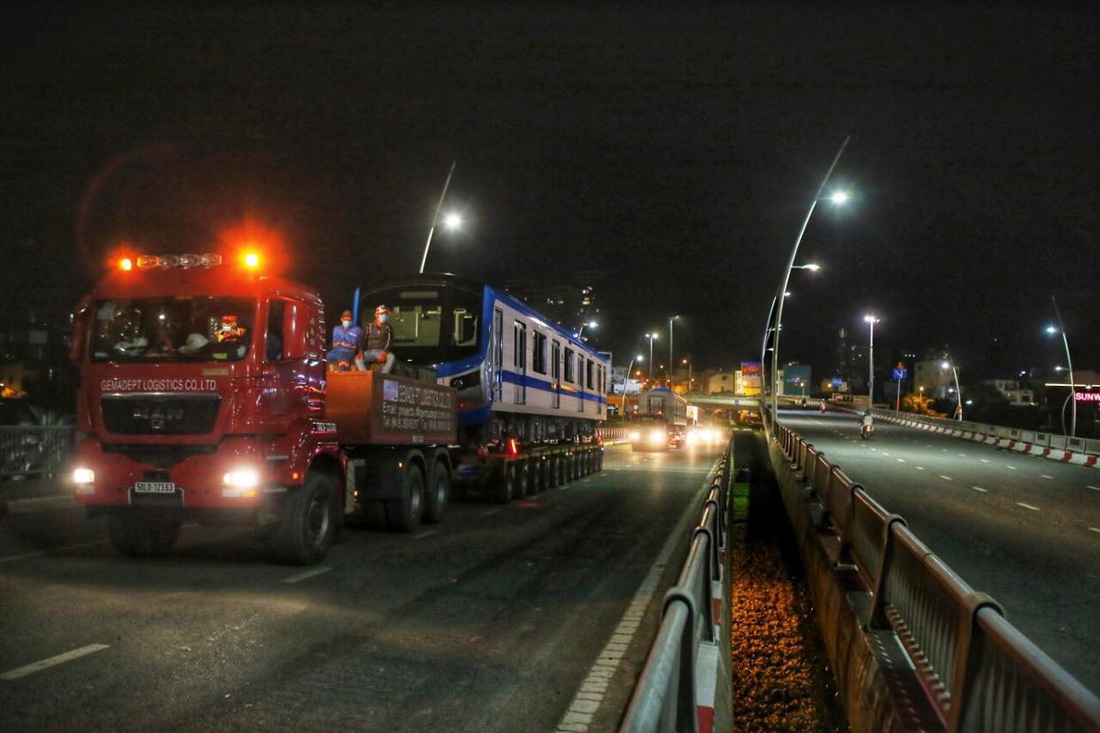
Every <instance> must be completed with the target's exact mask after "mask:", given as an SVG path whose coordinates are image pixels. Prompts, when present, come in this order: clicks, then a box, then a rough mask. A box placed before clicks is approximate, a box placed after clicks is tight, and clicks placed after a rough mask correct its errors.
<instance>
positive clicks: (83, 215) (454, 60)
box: [0, 3, 1100, 382]
mask: <svg viewBox="0 0 1100 733" xmlns="http://www.w3.org/2000/svg"><path fill="white" fill-rule="evenodd" d="M122 5H123V4H113V6H112V7H111V8H106V9H105V8H95V9H84V10H74V9H72V8H65V9H56V8H55V9H52V10H50V9H44V8H45V7H47V6H40V5H38V4H30V3H28V4H26V5H25V7H23V8H21V9H13V8H12V4H7V5H6V6H5V9H4V10H3V11H0V28H2V30H0V34H2V35H3V37H2V39H0V40H2V51H0V54H2V56H0V79H2V91H3V103H4V113H3V115H2V116H0V222H2V227H0V246H2V248H3V249H2V252H3V263H4V264H3V269H2V274H0V288H2V297H3V302H4V303H5V304H6V307H9V308H10V307H12V304H17V305H18V306H20V307H23V306H28V305H29V306H33V307H35V308H36V309H38V310H39V311H40V312H43V313H46V314H49V315H54V314H58V313H66V312H67V311H68V310H69V309H70V308H71V306H72V304H73V302H75V300H76V298H77V297H78V296H79V295H80V292H81V291H82V290H84V289H85V288H87V286H88V285H89V283H90V279H89V271H90V267H89V264H90V263H99V262H100V261H102V260H103V258H104V256H105V253H106V252H107V251H108V250H109V249H110V247H111V246H113V245H114V244H115V243H117V242H119V241H121V240H127V241H131V242H134V243H138V244H139V246H141V247H143V248H146V249H148V250H151V251H195V250H198V249H203V248H204V247H205V245H206V243H208V242H211V241H213V240H214V239H215V238H216V235H217V233H218V232H222V231H224V230H226V229H227V228H231V227H233V226H235V225H239V224H240V222H241V221H243V220H245V219H246V218H247V219H248V220H250V221H253V222H255V223H256V225H257V226H262V227H263V228H264V230H265V231H266V232H267V233H268V235H269V236H271V237H273V238H277V239H278V240H279V241H280V242H281V245H280V246H281V247H282V248H283V249H284V250H285V252H286V254H287V255H288V256H289V257H290V259H291V261H292V262H293V263H294V265H293V266H292V268H291V269H290V270H289V272H290V274H291V275H292V276H294V277H296V278H297V279H300V280H303V281H305V282H307V283H310V284H313V285H315V286H317V287H318V288H319V289H320V290H321V292H322V294H323V295H324V296H325V298H326V303H327V304H328V311H329V314H328V315H329V317H330V318H332V317H334V316H335V315H336V314H337V313H338V312H339V310H341V309H342V308H343V307H344V305H345V304H346V303H347V302H348V300H349V298H350V294H351V292H352V291H353V290H354V288H355V287H356V286H357V285H371V284H376V283H380V282H382V281H384V280H385V279H387V278H391V277H395V276H400V275H405V274H409V273H412V272H415V271H416V269H417V268H418V267H419V262H420V257H421V255H422V253H423V247H424V241H425V238H426V237H427V232H428V228H429V226H430V224H431V219H432V215H433V213H434V211H435V206H436V203H437V201H438V199H439V196H440V193H441V191H442V187H443V183H444V180H445V178H446V175H447V171H448V169H449V167H450V165H451V163H452V161H457V166H456V169H455V173H454V177H453V180H452V181H451V185H450V190H449V192H448V197H447V205H446V206H445V207H444V208H445V209H452V208H457V209H460V210H461V211H462V212H463V213H464V215H465V217H466V224H465V225H464V230H463V231H462V232H461V233H457V234H451V233H446V232H442V231H437V232H436V236H435V238H434V239H433V242H432V248H431V252H430V254H429V258H428V268H427V269H428V270H433V271H450V272H455V273H458V274H462V275H466V276H469V277H473V278H478V279H483V280H486V281H488V282H490V283H494V284H498V285H503V284H504V282H505V281H506V280H507V279H509V278H528V279H530V278H532V277H533V278H535V279H536V280H537V281H539V282H542V283H545V284H554V283H568V282H570V281H571V280H572V278H573V273H575V272H576V271H579V270H600V271H603V272H604V273H605V276H606V277H605V280H604V281H603V282H602V283H601V285H600V290H599V292H598V298H599V302H600V305H601V308H602V311H603V317H602V321H601V324H600V336H601V340H600V345H601V346H602V347H603V348H605V349H610V350H612V351H614V353H615V361H616V362H620V361H625V360H626V359H628V358H629V355H630V354H631V352H635V351H636V352H638V353H646V349H648V342H647V341H645V340H644V339H643V338H642V334H643V333H644V332H646V331H647V330H653V329H659V330H660V331H661V332H662V339H666V338H667V332H668V317H669V316H670V315H672V314H674V313H676V314H680V315H681V320H680V321H679V322H677V325H676V326H675V347H676V349H675V350H676V357H677V360H679V358H681V357H683V356H691V357H692V359H693V362H694V365H695V368H696V369H697V370H699V369H703V368H706V367H722V368H726V369H729V368H736V367H737V366H738V365H739V363H740V362H741V361H746V360H756V359H758V358H759V350H760V341H761V334H762V331H763V328H764V321H765V319H766V316H767V312H768V306H769V303H770V301H771V298H772V296H773V295H774V294H775V292H776V289H777V288H778V287H779V284H780V280H781V278H782V274H783V270H784V267H785V266H786V262H787V259H788V257H789V256H790V252H791V248H792V246H793V244H794V242H795V238H796V237H797V234H798V230H799V227H800V226H801V223H802V219H803V218H804V216H805V214H806V212H807V210H808V209H809V206H810V204H811V202H812V201H813V196H814V193H815V191H816V190H817V188H818V186H819V184H820V183H821V180H822V177H823V176H824V175H825V172H826V171H827V170H828V167H829V164H830V162H831V161H832V159H833V157H834V156H835V155H836V152H837V150H838V149H839V148H840V145H841V143H842V142H843V141H844V139H845V138H846V137H847V136H849V135H850V136H851V141H850V143H849V144H848V146H847V148H846V150H845V152H844V155H843V156H842V157H841V160H840V163H839V165H838V166H837V169H836V171H835V173H834V174H833V183H834V184H835V185H834V186H832V187H831V188H838V187H842V186H843V187H845V188H847V190H849V191H850V192H851V194H852V195H853V200H852V201H851V202H850V203H849V204H848V205H847V206H846V207H845V208H844V209H843V210H836V209H833V208H832V207H831V206H830V205H828V204H821V205H819V206H818V208H817V210H816V211H815V213H814V215H813V217H812V219H811V222H810V225H809V228H808V229H807V231H806V234H805V236H804V238H803V240H802V246H801V251H800V252H801V256H800V258H799V260H800V261H801V262H811V261H812V262H817V263H820V264H821V265H822V267H823V269H822V270H821V271H820V272H818V273H816V274H813V275H811V274H809V273H807V272H796V273H795V274H794V276H793V277H792V281H791V286H790V291H791V293H792V295H791V297H790V299H789V300H788V301H787V305H786V311H785V317H784V329H783V341H782V355H783V357H784V361H786V360H793V359H799V360H803V361H808V362H810V363H812V364H813V365H814V367H815V376H826V374H825V373H826V372H831V369H832V364H833V360H832V349H833V346H834V344H835V340H836V338H835V337H836V334H837V332H838V331H839V329H841V328H846V329H848V330H849V331H850V332H851V334H852V336H853V338H855V339H856V340H863V339H865V338H866V336H867V327H866V324H864V323H863V321H862V316H863V315H864V314H865V313H867V312H871V311H873V312H874V313H876V314H877V315H878V316H879V317H880V318H881V319H882V322H881V323H880V324H879V325H878V326H877V327H876V331H875V346H876V360H878V359H879V358H881V359H883V360H886V359H891V358H893V356H895V355H896V354H897V353H899V352H900V351H902V350H905V351H913V352H918V353H920V352H923V351H925V350H926V349H929V348H940V349H942V348H945V347H946V348H948V349H950V352H951V354H952V356H953V358H954V360H955V361H956V363H957V364H958V365H959V367H960V376H961V378H962V379H963V381H964V382H965V381H966V380H967V377H968V376H971V377H976V376H979V375H980V376H994V375H995V376H1004V377H1010V376H1013V375H1014V374H1015V373H1016V372H1018V371H1019V370H1022V369H1037V370H1039V372H1040V373H1043V374H1045V373H1048V372H1049V370H1050V369H1051V368H1052V367H1053V366H1055V365H1056V364H1063V363H1064V356H1063V350H1062V347H1061V342H1060V340H1055V339H1051V338H1050V337H1047V336H1045V335H1044V334H1043V332H1042V328H1043V326H1044V325H1046V324H1047V323H1048V322H1050V321H1051V319H1052V317H1053V309H1052V307H1051V297H1050V296H1051V295H1052V294H1054V295H1055V296H1056V297H1057V300H1058V306H1059V308H1060V309H1061V312H1062V316H1063V320H1064V322H1065V325H1066V329H1067V333H1068V336H1069V341H1070V345H1071V348H1072V351H1073V359H1074V366H1075V367H1076V368H1077V369H1078V370H1081V369H1100V344H1098V343H1097V339H1096V338H1095V334H1096V333H1098V332H1100V309H1098V308H1097V307H1096V303H1095V301H1094V292H1095V289H1094V286H1093V283H1094V282H1095V274H1094V268H1095V266H1096V262H1097V257H1096V254H1095V253H1096V244H1097V231H1098V224H1100V222H1098V216H1097V211H1098V203H1100V173H1098V171H1100V151H1098V143H1097V139H1098V138H1097V129H1098V128H1097V120H1098V115H1097V112H1098V107H1100V105H1098V90H1100V85H1098V84H1097V83H1096V80H1097V78H1098V77H1100V74H1098V68H1097V65H1098V59H1100V53H1098V51H1100V48H1098V45H1100V42H1098V41H1097V39H1098V38H1100V27H1098V26H1100V23H1098V18H1100V16H1098V14H1097V12H1096V11H1084V10H1078V11H1069V10H1058V9H1054V10H1048V9H1043V10H1040V9H1034V10H1026V9H1016V10H1011V11H1006V10H999V9H998V10H982V9H972V8H971V9H951V8H947V7H941V8H924V9H902V10H898V9H888V8H885V7H882V6H879V5H858V6H857V5H853V4H845V5H843V6H835V7H813V8H811V7H809V5H808V4H806V5H805V6H803V5H796V6H791V7H785V8H779V7H771V6H769V5H752V6H748V7H747V8H746V7H741V8H734V7H729V6H732V5H733V4H732V3H718V4H715V5H714V6H710V7H708V6H705V5H699V4H690V3H689V4H682V5H681V4H677V5H676V8H675V9H673V7H672V4H669V6H668V7H666V6H664V5H658V4H635V3H624V4H619V5H617V6H616V7H615V8H614V9H603V10H598V11H593V10H581V9H579V8H576V7H572V6H571V7H568V8H567V7H561V4H553V5H551V4H550V3H545V4H538V3H520V4H516V6H515V7H508V8H504V7H501V8H490V7H489V6H488V5H474V4H462V5H455V6H447V5H443V4H440V5H431V6H428V5H422V4H417V5H414V6H412V7H411V8H407V7H406V6H405V5H404V4H401V3H398V4H394V5H392V6H387V7H386V8H385V9H373V10H364V9H361V8H357V7H347V6H345V7H338V6H333V5H329V4H326V3H320V4H316V5H315V6H314V7H313V8H311V9H304V8H298V7H296V6H293V5H291V4H288V3H282V4H278V5H277V7H268V6H267V5H266V4H263V5H261V4H257V5H255V6H251V9H240V8H239V7H230V6H221V5H218V4H202V6H201V7H200V8H197V9H195V8H191V9H187V8H182V7H175V6H174V5H173V4H165V5H164V6H163V7H160V8H156V9H144V10H133V9H124V8H123V7H122ZM657 344H658V345H657V346H656V347H655V348H656V350H657V351H658V352H660V353H661V354H662V355H663V356H662V357H659V359H658V360H659V361H664V360H666V359H667V356H666V355H667V351H666V350H665V349H667V341H663V340H662V341H658V342H657ZM880 349H881V351H880ZM880 353H882V354H883V356H882V357H880V356H879V354H880Z"/></svg>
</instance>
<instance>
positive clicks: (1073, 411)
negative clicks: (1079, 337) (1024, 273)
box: [1046, 295, 1077, 438]
mask: <svg viewBox="0 0 1100 733" xmlns="http://www.w3.org/2000/svg"><path fill="white" fill-rule="evenodd" d="M1050 302H1051V303H1053V304H1054V317H1055V318H1057V319H1058V326H1057V327H1055V326H1047V329H1046V330H1047V333H1049V334H1052V335H1053V334H1056V333H1061V334H1062V345H1063V346H1065V347H1066V367H1067V368H1068V370H1069V399H1070V403H1071V405H1070V418H1069V437H1071V438H1075V437H1077V387H1076V385H1075V384H1074V383H1073V357H1071V356H1070V355H1069V339H1068V338H1066V328H1065V326H1064V325H1062V314H1061V312H1060V311H1059V310H1058V301H1056V300H1055V299H1054V296H1053V295H1052V296H1050ZM1065 421H1066V411H1065V407H1064V406H1063V408H1062V429H1063V430H1065V427H1066V422H1065Z"/></svg>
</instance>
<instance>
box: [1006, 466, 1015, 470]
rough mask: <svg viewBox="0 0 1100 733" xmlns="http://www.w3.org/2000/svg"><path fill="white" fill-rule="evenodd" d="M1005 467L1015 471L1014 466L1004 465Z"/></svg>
mask: <svg viewBox="0 0 1100 733" xmlns="http://www.w3.org/2000/svg"><path fill="white" fill-rule="evenodd" d="M1005 468H1007V469H1008V470H1009V471H1015V470H1016V467H1015V466H1005Z"/></svg>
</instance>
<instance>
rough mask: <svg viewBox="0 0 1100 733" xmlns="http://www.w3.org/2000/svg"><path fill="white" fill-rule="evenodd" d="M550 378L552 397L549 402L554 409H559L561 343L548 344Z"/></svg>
mask: <svg viewBox="0 0 1100 733" xmlns="http://www.w3.org/2000/svg"><path fill="white" fill-rule="evenodd" d="M550 377H551V379H552V380H553V382H554V385H553V386H554V395H553V397H552V398H551V400H550V403H551V405H553V406H554V407H561V389H560V387H561V383H560V381H559V380H561V342H560V341H552V342H551V343H550Z"/></svg>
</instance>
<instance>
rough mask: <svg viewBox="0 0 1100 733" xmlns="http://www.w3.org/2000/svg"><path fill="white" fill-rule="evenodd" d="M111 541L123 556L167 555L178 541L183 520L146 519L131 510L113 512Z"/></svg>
mask: <svg viewBox="0 0 1100 733" xmlns="http://www.w3.org/2000/svg"><path fill="white" fill-rule="evenodd" d="M107 531H108V532H109V533H110V535H111V544H113V545H114V546H115V549H116V550H118V551H119V552H121V553H122V554H123V555H129V556H130V557H155V556H157V555H164V554H166V553H167V552H168V551H169V550H171V549H172V547H174V546H175V544H176V539H177V538H178V537H179V534H180V520H179V519H169V518H165V519H142V518H140V517H136V516H134V515H133V514H130V513H118V512H116V513H112V514H111V515H110V516H109V517H108V519H107Z"/></svg>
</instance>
